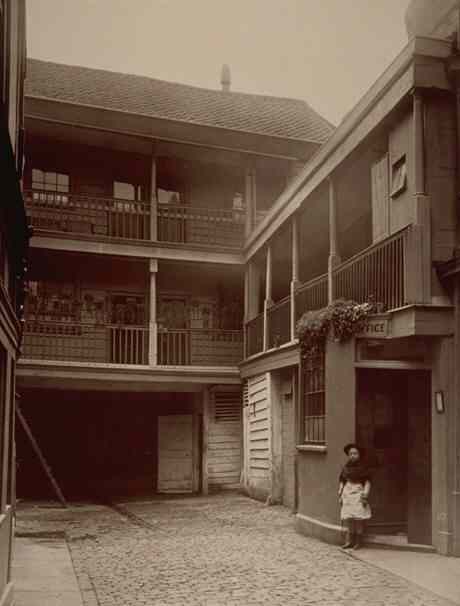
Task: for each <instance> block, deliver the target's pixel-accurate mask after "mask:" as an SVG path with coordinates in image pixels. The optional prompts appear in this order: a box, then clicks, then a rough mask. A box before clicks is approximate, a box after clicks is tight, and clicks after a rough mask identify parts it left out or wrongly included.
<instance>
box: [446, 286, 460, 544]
mask: <svg viewBox="0 0 460 606" xmlns="http://www.w3.org/2000/svg"><path fill="white" fill-rule="evenodd" d="M454 280H455V290H454V297H455V301H454V304H455V308H454V322H455V324H454V356H455V358H454V362H455V368H456V369H457V372H454V390H453V401H452V403H451V405H452V410H448V411H447V412H448V414H449V417H450V418H449V420H451V422H452V425H453V430H452V432H451V434H450V435H451V439H452V445H451V448H449V450H448V452H450V453H451V454H450V457H449V460H448V466H449V467H450V470H449V467H448V470H449V471H450V474H451V480H450V483H449V484H450V488H451V491H452V496H451V499H450V501H451V505H450V508H449V509H450V511H451V517H452V521H451V528H452V544H451V553H450V554H449V555H454V556H460V374H459V373H458V365H459V364H460V276H459V275H456V276H455V277H454ZM447 405H449V404H447ZM450 474H449V475H450Z"/></svg>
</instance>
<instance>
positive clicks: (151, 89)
mask: <svg viewBox="0 0 460 606" xmlns="http://www.w3.org/2000/svg"><path fill="white" fill-rule="evenodd" d="M26 96H30V97H42V98H43V97H44V98H47V99H55V100H60V101H67V102H70V103H77V104H80V105H88V106H95V107H103V108H107V109H112V110H119V111H124V112H129V113H132V114H141V115H146V116H151V117H155V118H162V119H166V120H176V121H179V122H187V123H191V124H201V125H205V126H211V127H221V128H226V129H230V130H237V131H244V132H248V133H249V132H250V133H257V134H263V135H269V136H275V137H282V138H286V139H298V140H301V141H310V142H315V143H323V142H324V141H325V140H326V139H327V138H328V137H329V136H330V134H331V133H332V131H333V130H334V127H333V126H332V125H331V124H330V123H329V122H328V121H327V120H326V119H325V118H323V117H321V116H320V115H319V114H318V113H317V112H315V111H314V110H313V109H312V108H311V107H310V106H309V105H308V104H307V103H306V102H305V101H301V100H297V99H287V98H281V97H270V96H265V95H252V94H246V93H239V92H233V91H232V92H223V91H221V90H210V89H205V88H198V87H195V86H188V85H185V84H177V83H175V82H165V81H164V80H156V79H153V78H147V77H145V76H135V75H130V74H120V73H117V72H111V71H105V70H100V69H92V68H88V67H79V66H74V65H63V64H59V63H51V62H48V61H39V60H37V59H29V60H28V66H27V78H26Z"/></svg>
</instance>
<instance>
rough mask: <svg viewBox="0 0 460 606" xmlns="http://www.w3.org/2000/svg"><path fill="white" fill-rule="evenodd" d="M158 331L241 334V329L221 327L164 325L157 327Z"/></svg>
mask: <svg viewBox="0 0 460 606" xmlns="http://www.w3.org/2000/svg"><path fill="white" fill-rule="evenodd" d="M158 332H159V333H163V334H164V333H181V334H184V333H186V334H193V333H197V334H201V333H207V334H208V333H213V334H219V335H222V334H226V335H235V336H241V337H242V336H243V331H242V330H226V329H221V328H166V327H163V326H162V327H159V328H158Z"/></svg>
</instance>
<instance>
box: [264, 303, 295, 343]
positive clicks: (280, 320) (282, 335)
mask: <svg viewBox="0 0 460 606" xmlns="http://www.w3.org/2000/svg"><path fill="white" fill-rule="evenodd" d="M267 323H268V328H267V329H268V347H269V348H270V349H271V348H272V347H279V346H280V345H283V343H288V342H289V341H290V340H291V297H290V296H288V297H285V298H284V299H282V300H281V301H277V302H276V303H274V304H273V305H272V306H271V307H270V308H269V309H268V318H267Z"/></svg>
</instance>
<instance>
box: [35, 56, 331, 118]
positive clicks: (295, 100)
mask: <svg viewBox="0 0 460 606" xmlns="http://www.w3.org/2000/svg"><path fill="white" fill-rule="evenodd" d="M27 61H28V62H29V61H35V62H39V63H46V64H48V65H58V66H62V67H70V68H72V67H73V68H78V69H84V70H88V71H92V72H104V73H109V74H115V75H118V76H127V77H132V78H142V79H144V80H148V81H153V82H161V83H163V84H170V85H172V86H181V87H184V88H188V89H196V90H201V91H207V92H211V93H223V94H231V95H241V96H244V97H255V98H257V99H275V100H277V101H290V102H293V103H301V104H304V105H306V106H307V107H309V108H310V109H311V110H312V111H314V112H316V110H315V109H313V108H312V107H311V105H310V104H309V103H308V102H307V101H306V100H305V99H299V98H298V97H285V96H279V95H268V94H265V93H250V92H245V91H238V90H231V91H229V92H228V93H227V92H224V91H222V90H221V89H218V88H207V87H205V86H198V85H196V84H187V83H185V82H176V81H174V80H164V79H163V78H155V77H153V76H146V75H145V74H133V73H129V72H120V71H117V70H114V69H103V68H101V67H89V66H88V65H77V64H75V63H60V62H59V61H48V60H46V59H37V58H36V57H27ZM316 113H317V112H316ZM318 116H319V117H320V118H322V119H323V120H325V121H326V122H327V123H329V124H331V123H330V122H329V121H328V120H327V119H326V118H324V117H323V116H321V115H320V114H318ZM331 126H333V127H334V125H333V124H331Z"/></svg>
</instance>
